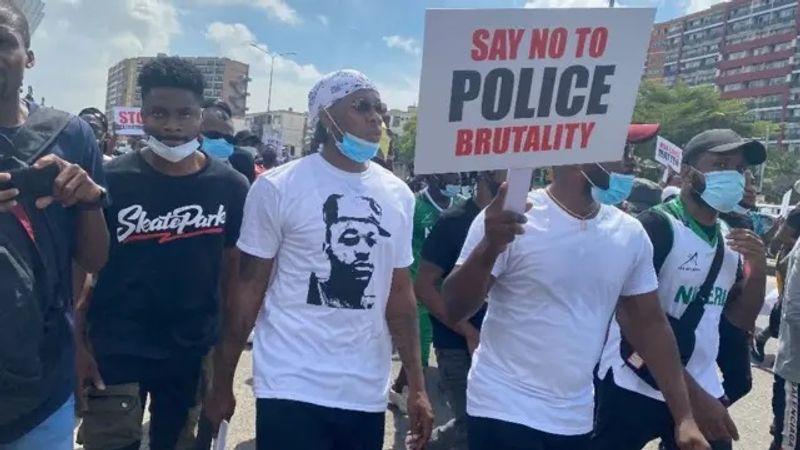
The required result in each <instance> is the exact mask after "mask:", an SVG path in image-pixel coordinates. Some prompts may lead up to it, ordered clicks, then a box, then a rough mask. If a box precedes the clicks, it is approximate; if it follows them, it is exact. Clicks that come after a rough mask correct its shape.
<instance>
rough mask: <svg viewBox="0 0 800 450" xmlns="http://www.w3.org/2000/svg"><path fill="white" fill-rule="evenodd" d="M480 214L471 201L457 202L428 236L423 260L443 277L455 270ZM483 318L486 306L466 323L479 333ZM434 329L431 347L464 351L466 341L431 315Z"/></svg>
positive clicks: (424, 245) (443, 215)
mask: <svg viewBox="0 0 800 450" xmlns="http://www.w3.org/2000/svg"><path fill="white" fill-rule="evenodd" d="M478 213H480V208H478V205H476V204H475V202H474V201H473V200H472V199H469V200H467V201H465V202H459V203H457V204H455V205H454V206H453V207H452V208H450V209H448V210H447V211H445V212H444V213H442V215H441V216H440V217H439V220H438V221H437V222H436V225H434V226H433V229H432V230H431V233H430V234H429V235H428V237H427V239H425V243H424V244H423V246H422V259H423V260H425V261H428V262H429V263H432V264H435V265H436V266H438V267H439V268H440V269H442V270H443V271H444V274H443V276H444V277H446V276H447V275H448V274H449V273H450V271H452V270H453V267H455V264H456V261H457V260H458V256H459V254H461V247H463V246H464V241H465V240H466V239H467V232H468V231H469V226H470V225H471V224H472V221H473V220H474V219H475V216H477V215H478ZM485 314H486V304H485V303H484V304H483V306H482V307H481V309H480V310H479V311H478V312H477V313H475V315H474V316H472V317H471V318H470V319H469V321H470V323H471V324H472V325H474V326H475V327H476V328H478V329H480V328H481V324H482V323H483V316H484V315H485ZM431 324H432V325H433V345H434V347H436V348H439V349H453V348H463V349H466V348H467V342H466V340H465V339H464V338H463V337H462V336H461V335H460V334H458V333H456V332H454V331H453V330H451V329H450V328H448V327H447V326H446V325H444V324H443V323H441V322H439V321H438V320H436V318H435V317H433V315H431Z"/></svg>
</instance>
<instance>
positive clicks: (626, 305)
mask: <svg viewBox="0 0 800 450" xmlns="http://www.w3.org/2000/svg"><path fill="white" fill-rule="evenodd" d="M617 320H618V322H619V326H620V329H621V331H622V334H623V335H624V336H625V338H626V339H627V340H628V341H629V342H630V343H631V345H633V347H634V348H635V349H636V352H637V353H638V354H639V355H640V356H641V357H642V358H643V359H644V360H645V362H646V364H647V367H648V368H649V370H650V372H651V373H652V374H653V377H654V378H655V380H656V383H657V384H658V387H659V389H661V392H662V393H663V394H664V399H665V400H666V402H667V405H668V406H669V409H670V412H671V413H672V417H673V419H674V420H675V423H676V424H677V423H680V422H683V421H687V420H691V421H693V420H694V418H693V415H692V408H691V405H690V403H689V394H688V390H687V387H686V382H685V381H684V378H683V366H682V365H681V361H680V355H679V354H678V347H677V343H676V341H675V335H674V334H673V333H672V328H671V327H670V326H669V323H668V322H667V318H666V316H665V315H664V311H663V310H662V309H661V305H660V304H659V302H658V296H657V294H656V293H655V292H650V293H647V294H642V295H636V296H631V297H623V298H622V299H620V302H619V307H618V308H617Z"/></svg>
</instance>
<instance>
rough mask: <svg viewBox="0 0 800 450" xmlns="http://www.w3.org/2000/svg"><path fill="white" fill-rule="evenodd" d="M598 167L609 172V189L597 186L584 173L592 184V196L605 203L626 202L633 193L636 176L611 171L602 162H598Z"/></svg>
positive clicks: (616, 203)
mask: <svg viewBox="0 0 800 450" xmlns="http://www.w3.org/2000/svg"><path fill="white" fill-rule="evenodd" d="M597 167H599V168H600V170H602V171H603V172H605V173H606V174H608V189H602V188H599V187H597V186H596V185H595V184H594V183H592V180H591V179H590V178H589V177H588V176H586V174H585V173H584V174H583V176H584V177H586V179H587V180H588V181H589V183H591V185H592V197H593V198H594V199H595V200H596V201H598V202H600V203H602V204H604V205H619V204H620V203H622V202H624V201H625V200H626V199H627V198H628V197H629V196H630V195H631V191H632V190H633V180H634V179H635V177H634V176H633V175H625V174H621V173H617V172H610V173H609V172H608V171H607V170H606V169H605V168H603V166H601V165H600V164H597Z"/></svg>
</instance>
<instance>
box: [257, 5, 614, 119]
mask: <svg viewBox="0 0 800 450" xmlns="http://www.w3.org/2000/svg"><path fill="white" fill-rule="evenodd" d="M612 1H613V0H612ZM250 46H251V47H253V48H256V49H258V50H259V51H261V52H262V53H264V54H265V55H267V56H268V57H270V59H271V61H270V65H269V88H268V90H267V112H270V111H271V108H272V74H273V73H274V72H275V58H277V57H278V56H290V55H296V54H297V52H283V53H276V52H271V51H269V50H267V49H265V48H263V47H261V46H260V45H258V44H257V43H256V42H251V43H250Z"/></svg>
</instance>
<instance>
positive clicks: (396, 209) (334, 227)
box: [238, 154, 414, 412]
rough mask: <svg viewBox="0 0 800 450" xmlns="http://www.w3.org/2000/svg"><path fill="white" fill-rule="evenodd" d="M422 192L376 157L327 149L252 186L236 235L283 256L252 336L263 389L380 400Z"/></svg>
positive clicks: (380, 404) (352, 406)
mask: <svg viewBox="0 0 800 450" xmlns="http://www.w3.org/2000/svg"><path fill="white" fill-rule="evenodd" d="M413 214H414V196H413V194H412V193H411V190H410V189H409V188H408V187H407V186H406V184H405V183H403V182H402V181H401V180H400V179H398V178H397V177H395V176H394V175H393V174H392V173H391V172H389V171H387V170H385V169H383V168H382V167H380V166H378V165H377V164H372V163H370V164H369V166H368V169H367V170H366V171H365V172H362V173H349V172H344V171H341V170H339V169H337V168H335V167H334V166H332V165H331V164H329V163H328V162H327V161H325V159H324V158H322V156H320V155H319V154H315V155H311V156H308V157H305V158H302V159H300V160H297V161H294V162H291V163H289V164H286V165H284V166H281V167H278V168H277V169H274V170H272V171H270V172H268V173H266V174H264V175H262V176H261V177H259V178H258V179H257V180H256V182H255V183H254V184H253V187H252V188H251V190H250V193H249V194H248V196H247V202H246V204H245V213H244V219H243V223H242V231H241V235H240V238H239V242H238V247H239V249H241V250H242V251H243V252H245V253H247V254H250V255H253V256H256V257H259V258H267V259H274V269H273V274H272V277H271V280H270V285H269V288H268V289H267V293H266V295H265V298H264V306H263V308H262V310H261V312H260V314H259V317H258V320H257V322H256V331H255V340H254V343H253V362H254V364H253V366H254V391H255V395H256V397H257V398H278V399H286V400H296V401H302V402H307V403H313V404H316V405H320V406H326V407H333V408H341V409H348V410H355V411H367V412H381V411H384V410H385V409H386V394H387V391H388V386H389V372H390V368H391V337H390V335H389V330H388V327H387V324H386V317H385V313H386V303H387V299H388V296H389V292H390V287H391V282H392V273H393V271H394V269H397V268H405V267H408V266H409V265H411V263H412V254H411V233H412V227H413Z"/></svg>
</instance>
